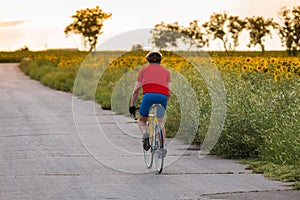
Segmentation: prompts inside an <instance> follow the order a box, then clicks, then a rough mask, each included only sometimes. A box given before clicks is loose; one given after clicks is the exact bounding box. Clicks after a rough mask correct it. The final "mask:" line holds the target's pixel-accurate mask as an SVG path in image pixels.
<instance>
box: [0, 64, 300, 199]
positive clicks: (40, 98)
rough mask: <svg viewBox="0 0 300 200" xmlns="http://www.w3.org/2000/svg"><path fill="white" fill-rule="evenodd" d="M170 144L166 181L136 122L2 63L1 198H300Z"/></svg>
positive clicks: (232, 163)
mask: <svg viewBox="0 0 300 200" xmlns="http://www.w3.org/2000/svg"><path fill="white" fill-rule="evenodd" d="M168 143H169V144H168V155H167V157H166V163H165V168H164V170H163V173H162V174H161V175H159V174H157V173H156V172H155V170H154V169H147V168H146V167H145V164H144V161H143V155H142V153H141V152H142V147H141V134H140V133H139V130H138V127H137V124H136V123H135V122H134V120H132V119H131V118H129V117H126V116H123V115H116V114H114V113H112V112H111V111H107V110H102V109H101V108H100V106H99V105H97V104H95V103H93V102H91V101H84V100H80V99H78V98H77V97H74V96H73V95H72V94H70V93H64V92H60V91H56V90H52V89H50V88H47V87H45V86H43V85H41V84H40V83H39V82H37V81H34V80H31V79H30V78H29V77H27V76H25V75H24V74H23V73H22V72H21V71H20V70H19V68H18V64H17V63H16V64H0V160H1V167H0V180H1V181H0V199H3V200H10V199H11V200H15V199H30V200H32V199H59V200H60V199H185V200H187V199H244V200H246V199H272V200H273V199H275V200H277V199H280V200H284V199H300V198H299V197H300V191H295V190H291V187H290V186H289V185H290V183H283V182H279V181H272V180H269V179H267V178H265V177H263V176H262V175H261V174H252V173H251V171H250V170H247V169H246V166H245V165H242V164H239V163H238V161H237V160H230V159H222V158H218V157H216V156H212V155H209V156H206V157H204V158H199V152H198V151H197V150H187V148H188V147H189V146H187V145H186V144H183V143H181V142H179V141H176V140H171V139H169V140H168Z"/></svg>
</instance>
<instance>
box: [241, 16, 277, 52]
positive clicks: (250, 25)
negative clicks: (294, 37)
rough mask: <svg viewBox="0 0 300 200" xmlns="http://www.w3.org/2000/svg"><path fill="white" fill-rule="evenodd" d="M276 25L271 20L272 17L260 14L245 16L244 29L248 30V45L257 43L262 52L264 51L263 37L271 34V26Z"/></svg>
mask: <svg viewBox="0 0 300 200" xmlns="http://www.w3.org/2000/svg"><path fill="white" fill-rule="evenodd" d="M275 27H276V23H274V22H273V19H264V18H263V17H261V16H257V17H255V16H254V17H251V18H246V29H247V30H249V36H250V43H249V44H248V47H249V48H250V47H251V46H252V45H253V46H256V45H259V46H260V48H261V51H262V54H264V52H265V45H264V42H265V37H266V36H268V35H269V36H270V37H272V35H271V30H272V28H275Z"/></svg>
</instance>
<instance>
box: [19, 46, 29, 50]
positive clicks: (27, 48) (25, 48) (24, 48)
mask: <svg viewBox="0 0 300 200" xmlns="http://www.w3.org/2000/svg"><path fill="white" fill-rule="evenodd" d="M19 51H29V47H28V46H27V45H24V46H23V47H22V48H20V49H19Z"/></svg>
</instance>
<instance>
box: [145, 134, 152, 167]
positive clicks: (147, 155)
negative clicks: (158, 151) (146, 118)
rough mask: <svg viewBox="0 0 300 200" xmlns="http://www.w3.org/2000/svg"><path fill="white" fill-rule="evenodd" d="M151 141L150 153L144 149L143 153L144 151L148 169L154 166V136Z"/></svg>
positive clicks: (150, 138)
mask: <svg viewBox="0 0 300 200" xmlns="http://www.w3.org/2000/svg"><path fill="white" fill-rule="evenodd" d="M149 140H150V141H149V142H150V145H151V147H150V149H149V150H148V151H146V150H145V149H144V148H143V151H144V160H145V164H146V167H148V168H149V169H150V168H151V167H152V164H153V146H154V137H153V134H150V137H149Z"/></svg>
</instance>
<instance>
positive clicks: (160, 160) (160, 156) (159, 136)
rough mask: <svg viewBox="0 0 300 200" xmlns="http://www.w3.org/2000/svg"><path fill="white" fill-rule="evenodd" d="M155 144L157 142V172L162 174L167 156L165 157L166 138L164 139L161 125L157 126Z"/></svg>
mask: <svg viewBox="0 0 300 200" xmlns="http://www.w3.org/2000/svg"><path fill="white" fill-rule="evenodd" d="M154 142H155V148H154V149H155V152H154V154H155V155H154V157H155V166H156V171H157V172H158V173H161V172H162V170H163V167H164V157H165V155H164V138H163V133H162V129H161V126H160V125H159V124H157V125H156V127H155V137H154Z"/></svg>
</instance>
